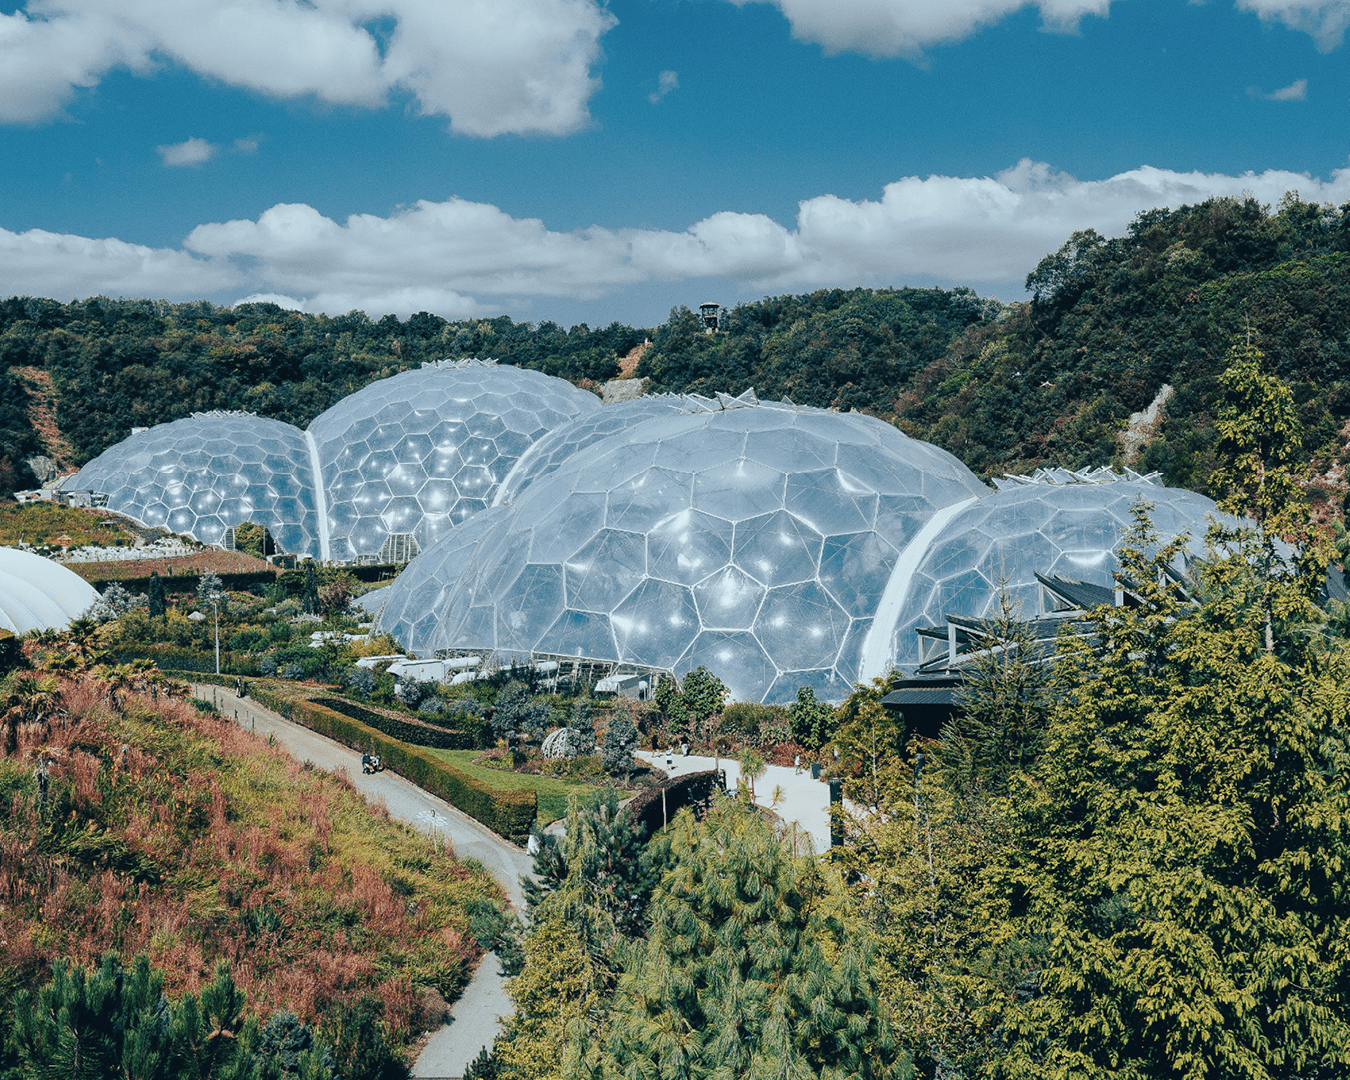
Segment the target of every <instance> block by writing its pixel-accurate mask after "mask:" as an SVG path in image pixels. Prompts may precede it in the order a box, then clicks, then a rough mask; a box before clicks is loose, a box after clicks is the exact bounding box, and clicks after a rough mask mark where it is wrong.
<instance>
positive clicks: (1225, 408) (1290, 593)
mask: <svg viewBox="0 0 1350 1080" xmlns="http://www.w3.org/2000/svg"><path fill="white" fill-rule="evenodd" d="M1264 359H1265V357H1264V356H1263V355H1262V353H1261V350H1260V349H1258V348H1257V347H1256V346H1255V345H1253V344H1252V343H1251V341H1250V338H1249V339H1248V340H1247V341H1246V342H1245V343H1240V344H1237V345H1234V346H1233V347H1232V348H1231V349H1230V350H1229V352H1228V367H1227V369H1226V370H1225V371H1224V373H1223V375H1222V376H1220V380H1219V381H1220V385H1221V386H1222V388H1223V392H1224V401H1223V404H1222V405H1221V406H1220V408H1219V414H1218V418H1217V420H1216V422H1215V429H1216V430H1217V431H1218V435H1219V440H1218V450H1219V453H1220V455H1221V456H1222V460H1221V463H1220V465H1219V467H1218V468H1217V469H1215V470H1214V474H1213V476H1212V477H1211V479H1210V483H1211V485H1212V487H1213V488H1214V490H1216V491H1218V492H1219V493H1220V494H1221V500H1220V503H1219V507H1220V509H1222V510H1224V511H1226V512H1227V513H1230V514H1236V515H1239V516H1243V515H1245V516H1246V517H1247V518H1249V519H1250V520H1251V521H1252V522H1254V523H1255V526H1256V528H1255V529H1254V530H1252V529H1250V528H1247V527H1243V526H1238V527H1225V528H1220V529H1218V530H1216V531H1215V533H1214V534H1213V536H1212V538H1211V539H1212V540H1217V541H1219V542H1221V543H1222V544H1223V546H1224V547H1226V548H1228V549H1230V550H1232V551H1234V552H1238V553H1242V554H1243V555H1244V557H1246V558H1248V559H1250V561H1251V562H1252V563H1253V565H1254V566H1255V567H1256V569H1257V572H1258V574H1259V576H1260V581H1261V597H1260V603H1261V613H1262V618H1263V619H1264V627H1265V650H1266V652H1268V653H1269V652H1274V651H1275V623H1276V622H1277V621H1278V620H1289V619H1301V618H1306V617H1307V616H1308V614H1309V605H1310V601H1311V599H1312V597H1313V595H1314V592H1315V590H1316V589H1317V587H1319V586H1320V585H1321V583H1322V575H1323V574H1324V573H1325V572H1326V568H1327V563H1328V561H1329V554H1330V552H1329V543H1328V541H1327V539H1326V538H1325V537H1323V536H1322V535H1320V533H1319V532H1318V531H1316V530H1314V529H1312V528H1311V527H1310V524H1311V523H1310V519H1309V509H1308V499H1307V496H1306V495H1305V494H1304V490H1303V486H1302V483H1301V481H1303V480H1305V479H1306V478H1307V473H1308V470H1307V468H1306V467H1305V466H1303V465H1301V464H1300V461H1301V459H1302V457H1303V453H1302V451H1303V435H1302V425H1301V424H1300V423H1299V419H1298V409H1297V407H1296V406H1295V404H1294V395H1293V391H1292V390H1291V389H1290V387H1289V386H1288V384H1287V383H1285V382H1283V381H1282V380H1280V379H1278V378H1276V377H1275V376H1273V375H1268V374H1266V373H1265V372H1264V371H1262V364H1263V361H1264ZM1281 542H1284V543H1285V544H1292V545H1294V550H1293V551H1289V550H1281Z"/></svg>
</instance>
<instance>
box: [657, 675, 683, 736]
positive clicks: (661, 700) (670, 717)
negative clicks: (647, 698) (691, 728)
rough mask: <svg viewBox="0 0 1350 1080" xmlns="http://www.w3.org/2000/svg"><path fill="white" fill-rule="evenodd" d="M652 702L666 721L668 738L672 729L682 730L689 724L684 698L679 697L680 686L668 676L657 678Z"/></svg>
mask: <svg viewBox="0 0 1350 1080" xmlns="http://www.w3.org/2000/svg"><path fill="white" fill-rule="evenodd" d="M652 701H653V702H654V703H655V705H656V707H657V709H659V710H660V712H661V716H662V717H663V718H664V719H665V721H666V725H667V728H666V734H667V737H669V733H670V731H671V730H672V729H673V730H675V731H680V730H683V728H684V727H685V725H686V724H687V723H688V722H689V710H688V709H687V708H686V707H685V704H684V698H683V697H682V696H681V695H680V684H679V683H678V682H677V681H676V680H675V679H673V678H671V677H670V676H669V675H661V676H659V677H658V679H657V682H656V690H655V692H654V693H653V694H652Z"/></svg>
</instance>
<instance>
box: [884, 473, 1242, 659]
mask: <svg viewBox="0 0 1350 1080" xmlns="http://www.w3.org/2000/svg"><path fill="white" fill-rule="evenodd" d="M1086 475H1088V474H1079V473H1072V472H1070V471H1069V470H1067V469H1059V470H1042V471H1041V472H1039V473H1037V474H1035V476H1032V477H1021V478H1011V479H1010V480H1007V481H1004V482H1003V483H1001V485H1000V490H998V491H997V492H994V493H993V494H990V495H987V496H985V497H984V498H982V499H980V500H979V501H978V502H975V503H973V504H972V505H970V506H969V507H968V508H966V509H965V510H963V511H962V512H961V513H960V514H958V515H957V516H956V517H954V518H953V519H952V520H951V521H950V522H949V523H948V524H947V526H946V527H945V528H944V529H943V530H942V531H941V532H940V533H938V534H937V535H936V536H934V537H933V538H932V539H931V541H930V542H929V543H928V545H927V546H926V547H925V549H924V550H923V551H922V552H916V553H915V554H916V556H917V558H916V562H915V567H914V570H913V572H912V574H911V576H910V578H909V580H908V582H907V583H906V587H905V588H904V589H903V590H902V594H901V595H900V596H899V597H898V600H899V603H898V605H897V609H896V611H895V612H894V613H893V614H892V615H891V619H892V620H893V621H892V622H890V625H892V626H893V627H894V631H893V634H892V636H891V637H890V642H889V656H888V657H886V658H885V659H886V662H887V664H888V665H889V666H894V667H896V668H900V669H902V670H907V669H912V668H914V667H916V666H917V665H918V663H919V643H918V638H917V636H916V634H915V632H914V631H915V629H916V628H917V627H920V626H941V625H943V623H944V620H945V618H946V616H948V615H963V616H967V617H970V618H992V617H994V616H996V615H997V614H998V609H999V605H1000V603H1001V600H1000V597H1001V596H1006V597H1007V598H1008V600H1009V602H1010V603H1012V604H1013V605H1014V606H1015V607H1016V610H1017V614H1018V615H1019V617H1022V618H1036V617H1037V616H1038V615H1040V614H1041V612H1040V610H1039V603H1040V586H1039V584H1038V583H1037V581H1036V575H1037V574H1038V573H1041V574H1047V575H1056V576H1060V577H1066V578H1072V579H1074V580H1076V581H1084V582H1088V583H1089V584H1093V585H1111V584H1112V583H1113V582H1114V581H1115V572H1116V568H1117V566H1118V565H1119V564H1118V562H1117V559H1116V551H1117V550H1118V549H1119V548H1120V546H1121V545H1122V544H1123V543H1124V542H1125V539H1126V537H1127V536H1128V534H1129V532H1130V529H1131V527H1132V526H1133V524H1134V519H1133V508H1134V506H1135V505H1136V504H1138V503H1141V502H1143V503H1147V504H1149V505H1150V506H1151V507H1152V510H1151V511H1150V512H1149V517H1150V520H1151V522H1152V524H1153V529H1154V531H1155V532H1156V533H1157V535H1158V538H1159V540H1160V542H1162V543H1168V542H1170V541H1171V540H1173V539H1174V538H1176V537H1178V536H1182V535H1184V536H1186V537H1187V538H1188V540H1187V550H1188V551H1189V552H1190V553H1191V554H1192V555H1196V556H1199V555H1203V554H1204V551H1205V533H1206V531H1207V529H1208V526H1209V519H1210V518H1211V517H1212V516H1216V515H1217V516H1222V515H1218V514H1217V508H1216V507H1215V505H1214V503H1213V501H1211V500H1210V499H1207V498H1205V497H1204V496H1203V495H1197V494H1196V493H1195V492H1193V491H1187V490H1185V489H1184V488H1168V487H1163V486H1162V485H1161V484H1160V483H1153V482H1151V480H1150V479H1149V478H1146V477H1140V476H1138V475H1137V474H1134V475H1132V476H1123V477H1122V476H1117V475H1115V474H1113V473H1111V472H1110V471H1109V470H1098V471H1096V472H1095V473H1093V474H1090V478H1088V479H1084V477H1085V476H1086ZM878 659H880V658H878ZM882 670H883V669H882V668H879V667H877V666H875V665H874V666H873V667H871V668H868V669H867V670H865V671H864V674H880V673H881V671H882Z"/></svg>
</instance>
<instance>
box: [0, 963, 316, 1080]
mask: <svg viewBox="0 0 1350 1080" xmlns="http://www.w3.org/2000/svg"><path fill="white" fill-rule="evenodd" d="M243 1007H244V995H243V993H242V992H241V991H240V990H239V989H238V988H237V987H236V986H235V984H234V980H233V979H232V978H231V977H230V968H229V965H228V964H225V963H221V964H220V965H218V966H217V968H216V975H215V979H214V980H213V981H212V982H211V983H210V984H209V985H207V986H206V987H204V988H203V990H202V994H201V997H200V998H198V997H196V996H194V995H192V994H185V995H184V996H183V997H182V998H181V999H180V1000H178V1001H176V1002H169V1001H168V1000H167V999H166V998H165V996H164V976H163V973H162V972H159V971H157V970H155V969H153V968H152V967H151V966H150V963H149V961H148V960H147V959H146V958H145V957H144V956H140V957H137V958H136V961H135V962H134V963H133V965H132V966H131V967H130V968H129V969H124V968H123V967H122V965H121V963H120V962H119V961H118V959H117V957H116V956H113V955H111V954H109V955H108V956H105V957H104V958H103V962H102V964H101V965H100V966H99V967H98V968H96V969H94V970H92V971H86V970H84V969H83V968H71V967H70V966H69V965H68V964H67V963H66V962H65V961H64V960H57V961H56V962H55V963H53V965H52V979H51V981H50V982H49V983H47V984H46V985H45V986H43V987H41V988H40V989H39V990H38V991H37V992H36V993H29V992H28V991H26V990H21V991H19V993H18V994H16V995H15V997H14V1007H13V1012H12V1015H11V1017H10V1020H9V1030H8V1036H9V1038H8V1040H7V1045H8V1047H9V1048H10V1049H11V1052H12V1053H13V1054H14V1055H15V1057H16V1058H17V1059H18V1064H19V1067H20V1069H21V1072H22V1075H24V1076H32V1077H43V1078H47V1077H49V1078H51V1080H57V1078H58V1077H59V1078H61V1080H84V1078H88V1080H95V1078H99V1077H107V1076H127V1077H136V1078H137V1080H209V1078H217V1077H218V1078H220V1080H245V1078H250V1080H253V1078H256V1080H283V1078H285V1080H329V1077H330V1076H331V1073H332V1069H331V1067H330V1066H329V1065H328V1064H327V1063H326V1060H325V1059H326V1054H327V1052H326V1050H325V1049H324V1048H323V1047H322V1046H321V1045H318V1044H315V1043H314V1042H313V1040H312V1038H310V1039H309V1040H308V1041H307V1042H306V1043H305V1045H304V1046H303V1047H299V1048H297V1047H295V1046H292V1045H290V1044H288V1043H287V1042H286V1040H285V1038H284V1037H278V1036H280V1035H282V1029H283V1028H287V1024H286V1021H285V1019H284V1017H283V1019H282V1020H281V1022H280V1024H278V1023H277V1018H276V1017H274V1018H273V1021H269V1023H268V1024H267V1025H265V1026H264V1027H263V1028H261V1029H259V1028H258V1025H257V1024H256V1022H254V1021H247V1022H246V1021H245V1020H244V1018H243ZM279 1015H282V1014H279ZM291 1019H292V1020H294V1018H293V1017H292V1018H291ZM302 1026H303V1025H302ZM304 1030H305V1033H306V1035H308V1028H305V1029H304ZM292 1051H294V1052H292Z"/></svg>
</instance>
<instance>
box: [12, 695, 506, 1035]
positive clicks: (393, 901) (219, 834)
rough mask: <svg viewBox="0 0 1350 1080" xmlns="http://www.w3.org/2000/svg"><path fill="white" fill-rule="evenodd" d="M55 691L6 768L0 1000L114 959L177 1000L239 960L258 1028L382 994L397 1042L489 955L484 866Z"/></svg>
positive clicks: (170, 716)
mask: <svg viewBox="0 0 1350 1080" xmlns="http://www.w3.org/2000/svg"><path fill="white" fill-rule="evenodd" d="M59 686H60V699H59V700H60V706H59V708H57V709H55V710H54V711H52V712H51V714H50V715H44V716H42V717H40V718H39V719H24V720H23V721H22V722H20V723H18V724H17V728H16V735H17V738H16V742H17V746H16V749H15V750H14V752H13V753H11V754H8V755H5V756H0V1000H3V999H5V998H7V997H8V996H9V994H10V993H12V992H13V991H14V990H15V989H17V988H19V987H20V986H25V985H33V984H35V983H37V982H40V981H41V980H43V979H44V978H46V977H47V976H48V969H49V965H50V962H51V961H52V960H53V959H55V958H57V957H67V958H69V959H70V960H71V961H73V962H74V963H77V964H85V965H89V964H93V963H95V962H97V960H98V959H99V958H100V957H101V956H102V955H103V954H104V953H106V952H108V951H109V950H111V951H114V952H117V953H119V954H121V955H122V956H123V957H124V958H128V959H129V958H131V957H133V956H135V955H136V954H138V953H145V954H147V955H148V956H149V958H150V960H151V962H152V963H153V964H154V965H155V966H157V967H160V968H162V969H163V970H164V971H165V972H166V974H167V977H168V983H169V986H168V989H169V990H170V992H171V993H173V994H178V993H181V992H183V991H185V990H190V991H193V992H197V991H199V990H200V988H201V986H202V984H203V982H204V981H209V979H210V975H211V972H212V969H213V967H214V965H215V963H216V962H217V961H218V960H220V959H226V960H229V961H230V963H231V965H232V969H233V973H234V978H235V980H236V982H237V984H238V985H239V987H240V989H241V990H243V991H244V993H245V994H246V995H247V998H248V1007H249V1009H250V1010H251V1011H253V1012H255V1013H257V1014H261V1015H267V1014H269V1013H270V1012H271V1011H272V1010H274V1009H278V1008H288V1009H291V1010H292V1011H294V1012H295V1013H296V1014H297V1015H299V1016H301V1017H302V1018H309V1019H313V1018H316V1017H319V1016H321V1015H322V1014H323V1013H324V1011H325V1010H327V1009H329V1008H331V1007H332V1006H334V1005H337V1004H338V1003H341V1002H348V1001H355V1000H357V999H360V998H362V997H375V998H377V999H378V1000H379V1001H380V1002H381V1003H382V1004H383V1006H384V1022H385V1024H386V1025H387V1027H388V1030H389V1032H390V1034H391V1036H392V1037H393V1038H394V1041H395V1042H402V1041H406V1040H407V1039H408V1038H409V1037H410V1036H411V1035H412V1034H413V1033H414V1032H415V1031H416V1030H418V1029H419V1028H420V1027H422V1026H425V1024H427V1023H429V1022H435V1021H436V1020H437V1019H438V1017H432V1016H426V1015H423V1014H424V1011H425V1010H424V1004H423V1003H424V1002H425V1001H427V1000H432V1001H436V1000H440V998H439V997H438V996H437V995H440V996H443V997H445V998H453V997H454V996H455V995H456V994H457V993H458V991H459V989H460V988H461V986H462V984H463V982H464V981H465V979H466V976H467V974H468V972H469V971H470V970H471V968H472V966H473V965H474V963H475V962H476V961H477V960H478V958H479V956H480V952H481V950H480V949H479V947H478V945H477V944H476V943H475V942H474V940H473V939H472V938H471V937H470V936H469V934H468V915H467V913H466V906H468V905H472V904H475V903H478V904H481V903H483V902H484V901H487V902H493V903H495V902H497V901H498V900H499V898H500V892H499V890H498V888H497V886H496V885H495V884H494V883H493V882H492V880H491V879H490V878H489V877H488V876H487V875H486V874H485V873H483V872H482V871H481V869H474V868H471V867H470V866H468V865H466V864H464V863H461V862H459V861H458V860H457V859H455V858H454V857H453V856H452V855H447V854H445V853H441V854H436V853H434V852H433V851H432V849H431V848H430V847H429V846H428V845H427V844H426V843H425V841H424V840H422V839H421V838H420V837H418V836H417V835H416V834H414V833H413V832H411V831H410V830H408V829H406V828H404V827H403V826H399V825H396V824H394V823H392V822H390V821H388V819H387V813H386V814H384V815H377V814H372V813H371V812H370V811H369V809H368V808H367V807H366V805H365V803H364V801H363V800H362V799H361V798H360V796H359V795H358V794H357V793H356V791H355V789H354V788H353V787H352V785H351V784H350V782H349V781H347V780H345V779H344V778H335V777H332V776H329V775H327V774H325V773H322V772H319V771H316V770H313V769H310V768H306V767H305V766H303V765H301V764H298V763H296V762H295V761H293V760H292V759H290V758H289V757H287V756H286V755H284V754H283V753H281V751H279V750H277V749H275V748H273V747H271V746H269V745H268V744H266V743H265V742H263V741H262V740H259V739H257V738H255V737H253V736H252V735H249V734H248V733H246V732H244V731H241V730H240V729H239V728H237V727H236V726H234V725H233V724H229V723H226V722H223V721H221V720H219V719H218V718H215V717H213V716H211V715H208V714H203V713H200V712H198V711H197V710H196V709H195V708H193V707H191V706H189V705H187V704H183V703H181V702H177V701H167V700H165V699H164V698H160V699H159V700H158V701H151V700H150V699H149V698H148V697H145V696H142V695H137V694H134V693H126V694H124V695H122V697H121V699H120V702H119V704H120V706H121V708H120V710H118V709H114V708H113V707H112V705H111V704H110V703H109V696H108V694H107V693H106V692H105V691H104V688H103V686H102V684H100V683H99V682H98V681H97V680H96V679H95V678H94V677H93V676H82V677H79V678H76V679H62V680H61V681H60V683H59ZM3 707H4V705H3V700H0V708H3ZM14 708H18V706H14ZM11 711H13V710H12V709H11ZM42 762H45V763H46V766H45V767H46V771H47V775H48V780H47V783H46V791H45V795H44V794H43V792H42V790H41V787H40V783H39V779H38V776H37V771H38V770H39V768H40V767H41V763H42ZM430 990H434V991H435V992H436V993H434V994H429V993H428V991H430Z"/></svg>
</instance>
